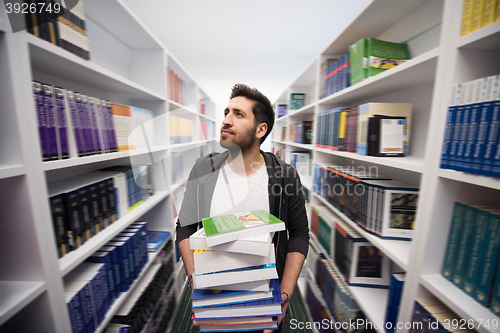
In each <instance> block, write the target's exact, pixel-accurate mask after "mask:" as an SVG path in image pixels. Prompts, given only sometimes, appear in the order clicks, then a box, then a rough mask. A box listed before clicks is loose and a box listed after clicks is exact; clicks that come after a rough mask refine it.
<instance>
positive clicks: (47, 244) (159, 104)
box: [0, 0, 215, 333]
mask: <svg viewBox="0 0 500 333" xmlns="http://www.w3.org/2000/svg"><path fill="white" fill-rule="evenodd" d="M83 5H84V10H85V15H86V26H87V33H88V39H89V45H90V54H91V60H89V61H86V60H83V59H81V58H79V57H77V56H75V55H73V54H71V53H69V52H67V51H65V50H63V49H62V48H59V47H56V46H55V45H52V44H50V43H48V42H46V41H44V40H42V39H40V38H37V37H35V36H33V35H31V34H29V33H27V32H26V31H21V32H18V33H12V32H11V31H10V27H9V26H8V19H7V16H6V13H5V9H4V7H1V8H0V71H1V72H2V75H1V76H0V85H1V86H2V90H1V91H0V99H1V100H2V103H1V105H0V211H1V212H2V221H5V222H6V223H3V224H2V232H1V233H0V266H1V267H2V269H1V272H0V295H2V296H1V297H0V332H2V333H3V332H9V331H10V332H12V331H25V332H29V331H44V332H60V333H65V332H71V325H70V319H69V315H68V310H67V307H66V303H65V300H64V289H63V283H62V279H63V277H64V276H65V275H66V274H68V273H69V272H71V270H72V269H73V268H75V267H76V266H78V265H79V264H80V263H82V262H83V261H85V260H86V258H87V257H88V256H89V255H91V254H92V253H93V252H95V251H96V250H97V249H99V248H100V247H101V246H103V245H104V244H106V243H107V242H108V241H109V240H111V239H112V238H114V237H115V236H116V235H118V234H119V233H120V232H121V231H122V230H124V229H125V228H126V227H127V226H129V225H130V224H131V223H133V222H134V221H138V220H140V221H147V222H148V229H149V230H165V231H171V232H173V231H174V229H175V222H174V209H175V207H174V205H173V203H172V192H171V189H172V190H176V189H178V188H179V187H181V186H183V183H185V180H186V178H187V176H188V173H189V170H190V166H191V165H192V164H193V163H194V161H195V159H196V158H197V157H200V155H201V153H202V152H203V150H205V151H210V150H214V147H215V133H214V129H215V120H214V119H215V104H214V102H213V101H212V100H211V98H210V96H209V95H208V94H207V93H206V92H205V91H204V90H203V89H202V88H201V87H200V86H199V84H198V83H197V81H196V80H195V79H194V78H193V77H192V76H191V75H190V73H189V71H187V70H186V69H185V68H184V67H183V66H182V64H181V63H180V62H179V61H178V60H177V59H176V58H175V56H174V55H172V54H171V53H169V51H168V50H167V48H166V47H165V46H164V45H162V44H161V42H159V40H158V39H157V38H156V37H155V36H154V35H152V34H151V33H150V32H149V31H148V29H146V28H145V26H144V25H143V24H142V23H141V22H140V21H139V20H138V19H137V18H136V17H135V15H134V14H133V13H132V12H131V11H130V10H129V9H128V7H127V6H126V5H125V4H123V2H122V1H120V0H111V1H106V2H105V3H104V2H102V1H96V0H85V1H84V3H83ZM167 67H170V68H172V69H174V70H175V71H176V73H177V74H178V75H179V77H180V78H181V79H182V80H184V82H185V87H186V88H185V100H184V103H182V104H181V103H179V102H175V101H173V100H171V99H169V97H168V88H169V84H171V83H169V80H168V75H167ZM32 80H38V81H40V82H44V83H48V84H51V85H58V86H61V87H63V88H65V89H69V90H73V91H78V92H81V93H84V94H86V95H89V96H95V97H98V98H101V99H106V100H110V101H112V102H114V103H120V104H124V105H130V106H135V107H139V108H144V109H147V110H150V111H152V113H153V116H154V120H155V122H154V125H153V126H154V133H155V135H154V138H149V137H148V139H153V141H154V144H150V142H149V140H144V138H142V139H141V140H142V141H141V142H140V144H139V148H138V149H137V150H134V151H130V152H116V153H107V154H100V155H92V156H86V157H77V152H76V151H71V150H70V157H69V158H68V159H65V160H55V161H49V162H42V159H41V151H40V150H41V149H40V141H39V136H38V131H37V120H36V117H35V115H36V113H35V108H34V105H33V104H34V103H33V93H32V90H31V81H32ZM200 99H203V100H204V103H205V112H204V114H200V108H199V100H200ZM170 114H172V115H176V116H178V117H182V118H185V119H189V120H191V124H192V125H191V126H192V129H191V132H192V136H193V137H192V142H188V143H184V144H177V145H174V144H171V143H170V142H169V133H172V132H173V128H169V123H168V115H170ZM201 121H204V122H206V123H207V128H208V131H207V135H206V136H204V137H201V136H199V133H200V132H201ZM68 135H69V136H70V137H71V136H72V135H73V132H72V131H71V129H68ZM70 140H71V139H70ZM146 141H147V142H146ZM173 153H181V154H182V158H183V170H182V173H183V177H182V178H181V179H180V180H177V181H176V182H175V183H174V182H173V181H172V175H171V173H172V165H171V162H170V160H171V157H172V154H173ZM130 164H132V165H148V166H149V167H150V171H151V172H152V174H153V185H154V188H155V193H154V195H153V196H150V197H149V198H148V199H147V200H145V201H144V202H143V203H142V204H140V205H138V206H137V207H135V208H134V209H132V210H130V211H129V212H128V214H126V215H124V216H123V217H122V218H121V219H119V220H117V221H116V222H115V223H113V224H111V225H110V226H109V227H108V228H106V229H104V230H103V231H102V232H100V233H98V234H97V235H95V236H94V237H92V238H91V239H90V240H88V241H87V242H85V243H84V244H83V246H82V247H81V248H79V249H77V250H75V251H72V252H70V253H69V254H68V255H66V256H64V257H62V258H60V259H58V258H57V252H56V248H55V246H54V245H55V237H54V232H53V227H52V217H51V212H50V207H49V202H48V200H47V199H48V185H47V184H48V182H52V181H58V180H63V179H69V178H72V177H75V176H78V175H81V174H85V173H88V172H92V171H94V170H98V169H102V168H105V167H109V166H113V165H130ZM7 222H9V223H7ZM152 256H153V254H150V260H149V261H148V263H147V264H146V266H145V267H144V268H143V270H142V272H141V274H140V275H139V277H138V278H137V280H136V281H135V283H134V285H132V287H131V288H130V289H129V291H128V292H127V293H124V294H122V295H121V296H120V298H119V299H117V300H115V302H114V303H113V305H112V307H111V308H110V309H109V310H108V313H107V315H106V319H105V321H104V322H103V323H102V324H101V326H100V327H98V328H97V331H98V332H103V331H104V330H105V327H106V325H107V323H109V321H110V320H111V318H112V317H113V315H114V314H115V313H116V311H118V309H119V308H120V306H121V305H122V304H123V303H124V302H126V300H127V298H128V296H129V295H130V294H131V293H132V292H133V288H134V286H135V285H136V284H137V283H139V281H140V280H141V278H142V277H143V276H144V274H145V273H146V272H147V271H148V270H149V269H150V268H151V267H152V264H153V261H152V260H151V258H152ZM176 267H177V268H176V271H175V272H174V274H175V275H173V276H175V279H180V280H182V281H178V282H176V285H181V286H182V285H183V284H184V282H185V276H183V275H182V274H181V273H182V272H181V270H182V264H181V263H177V266H176ZM175 297H179V296H178V295H176V296H175Z"/></svg>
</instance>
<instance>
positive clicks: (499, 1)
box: [495, 0, 500, 21]
mask: <svg viewBox="0 0 500 333" xmlns="http://www.w3.org/2000/svg"><path fill="white" fill-rule="evenodd" d="M495 12H496V13H497V18H496V20H497V21H500V0H497V5H496V9H495Z"/></svg>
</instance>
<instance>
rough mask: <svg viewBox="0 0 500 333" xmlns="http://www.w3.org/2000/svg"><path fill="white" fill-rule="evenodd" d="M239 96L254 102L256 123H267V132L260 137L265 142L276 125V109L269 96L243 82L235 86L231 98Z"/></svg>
mask: <svg viewBox="0 0 500 333" xmlns="http://www.w3.org/2000/svg"><path fill="white" fill-rule="evenodd" d="M239 96H242V97H245V98H247V99H249V100H251V101H253V102H254V103H253V109H252V111H253V114H254V116H255V125H257V124H260V123H266V124H267V132H266V134H265V135H264V136H263V137H262V138H260V143H262V142H264V140H265V139H266V138H267V136H268V135H269V133H271V130H272V129H273V126H274V109H273V106H272V104H271V102H270V101H269V98H267V97H266V96H265V95H264V94H263V93H261V92H260V91H258V90H257V89H255V88H250V87H249V86H247V85H245V84H242V83H237V84H235V85H234V86H233V89H232V90H231V96H230V97H229V99H233V98H235V97H239Z"/></svg>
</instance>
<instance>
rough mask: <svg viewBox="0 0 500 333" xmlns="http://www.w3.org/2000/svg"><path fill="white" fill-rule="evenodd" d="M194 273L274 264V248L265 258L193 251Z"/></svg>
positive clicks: (270, 248) (222, 252) (221, 252)
mask: <svg viewBox="0 0 500 333" xmlns="http://www.w3.org/2000/svg"><path fill="white" fill-rule="evenodd" d="M193 256H194V271H195V273H196V274H205V273H212V272H220V271H227V270H231V269H238V268H244V267H252V266H261V265H267V264H274V263H276V258H275V256H274V248H272V247H269V252H268V255H267V256H255V255H252V254H246V253H232V252H224V251H214V250H194V255H193Z"/></svg>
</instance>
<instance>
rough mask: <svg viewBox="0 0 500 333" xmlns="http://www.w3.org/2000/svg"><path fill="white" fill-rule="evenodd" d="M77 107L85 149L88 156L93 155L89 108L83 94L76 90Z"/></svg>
mask: <svg viewBox="0 0 500 333" xmlns="http://www.w3.org/2000/svg"><path fill="white" fill-rule="evenodd" d="M75 101H76V108H77V109H78V118H79V119H80V127H81V129H82V136H83V145H82V148H83V151H84V152H85V155H86V156H89V155H92V141H91V138H90V136H89V124H88V119H87V110H85V108H84V106H83V103H82V94H80V93H77V92H75Z"/></svg>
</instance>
